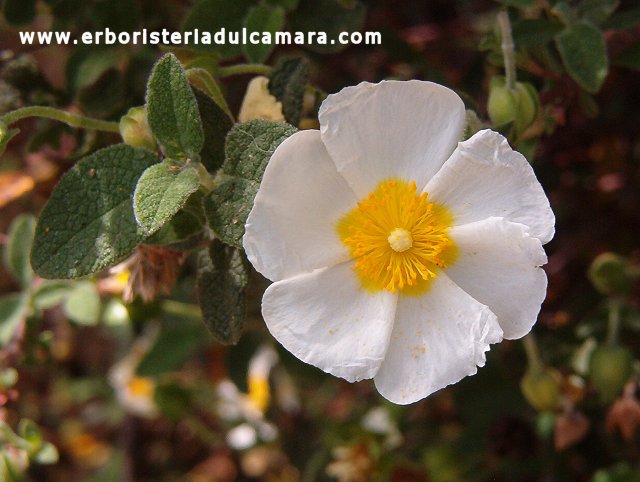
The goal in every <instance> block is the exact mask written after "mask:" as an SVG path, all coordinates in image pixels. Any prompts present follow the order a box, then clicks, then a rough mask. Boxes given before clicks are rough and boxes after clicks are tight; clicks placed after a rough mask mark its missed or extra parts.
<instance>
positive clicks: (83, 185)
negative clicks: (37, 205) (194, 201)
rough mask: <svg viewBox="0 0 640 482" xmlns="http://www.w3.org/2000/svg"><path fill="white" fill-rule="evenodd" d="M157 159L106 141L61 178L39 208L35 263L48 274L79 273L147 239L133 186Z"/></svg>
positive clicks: (118, 257) (94, 269) (69, 275)
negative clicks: (137, 216)
mask: <svg viewBox="0 0 640 482" xmlns="http://www.w3.org/2000/svg"><path fill="white" fill-rule="evenodd" d="M156 162H157V158H156V156H155V155H154V154H153V153H151V152H149V151H147V150H146V149H135V148H133V147H129V146H127V145H117V146H111V147H107V148H106V149H102V150H100V151H97V152H95V153H93V154H91V155H90V156H87V157H85V158H83V159H81V160H80V161H78V163H77V164H76V165H75V166H73V168H71V169H70V170H69V171H67V172H66V173H65V175H64V176H62V178H61V179H60V182H59V183H58V185H57V186H56V188H55V189H54V191H53V193H52V194H51V197H50V198H49V201H48V202H47V204H46V206H45V207H44V209H43V210H42V213H41V214H40V219H39V220H38V224H37V226H36V235H35V238H34V242H33V248H32V250H31V265H32V266H33V269H34V271H35V272H36V273H37V274H39V275H40V276H42V277H43V278H79V277H82V276H85V275H87V274H91V273H95V272H97V271H100V270H102V269H104V268H106V267H107V266H110V265H113V264H115V263H117V262H119V261H122V260H123V259H124V258H126V257H127V256H129V255H130V254H131V252H132V251H133V250H134V248H135V247H136V245H137V244H138V243H139V242H140V241H142V239H144V232H143V231H142V229H141V228H140V227H139V226H138V225H137V223H136V220H135V217H134V214H133V202H132V197H133V191H134V189H135V186H136V183H137V182H138V178H139V177H140V176H141V175H142V173H143V171H144V170H145V169H146V168H148V167H149V166H151V165H153V164H154V163H156Z"/></svg>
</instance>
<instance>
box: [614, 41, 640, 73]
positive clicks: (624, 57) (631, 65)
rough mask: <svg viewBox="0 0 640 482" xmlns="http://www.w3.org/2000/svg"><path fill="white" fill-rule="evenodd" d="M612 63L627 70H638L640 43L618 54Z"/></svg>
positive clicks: (639, 68)
mask: <svg viewBox="0 0 640 482" xmlns="http://www.w3.org/2000/svg"><path fill="white" fill-rule="evenodd" d="M613 63H614V64H615V65H619V66H621V67H627V68H628V69H633V70H640V42H638V43H637V44H635V45H631V46H630V47H627V48H626V49H624V50H623V51H622V52H620V53H619V54H618V56H617V57H616V58H615V60H614V61H613Z"/></svg>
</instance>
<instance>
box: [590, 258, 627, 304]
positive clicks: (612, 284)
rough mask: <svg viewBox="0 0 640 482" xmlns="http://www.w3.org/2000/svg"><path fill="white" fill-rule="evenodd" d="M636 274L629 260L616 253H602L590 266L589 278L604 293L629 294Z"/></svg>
mask: <svg viewBox="0 0 640 482" xmlns="http://www.w3.org/2000/svg"><path fill="white" fill-rule="evenodd" d="M634 275H635V273H633V271H632V267H631V266H630V263H629V261H628V260H627V259H625V258H623V257H622V256H619V255H617V254H615V253H602V254H601V255H599V256H597V257H596V259H594V260H593V262H592V263H591V266H590V267H589V279H590V280H591V283H593V286H594V287H595V288H596V289H597V290H598V291H599V292H600V293H602V294H603V295H626V294H629V292H630V291H631V289H632V288H633V281H634Z"/></svg>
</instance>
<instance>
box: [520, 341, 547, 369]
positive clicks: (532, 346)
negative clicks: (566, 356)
mask: <svg viewBox="0 0 640 482" xmlns="http://www.w3.org/2000/svg"><path fill="white" fill-rule="evenodd" d="M522 344H523V345H524V351H525V353H526V355H527V362H528V364H529V369H530V370H531V371H533V372H541V371H542V370H543V367H544V363H543V362H542V359H541V358H540V350H539V349H538V342H537V341H536V337H535V335H534V334H533V333H529V334H528V335H527V336H525V337H524V338H523V339H522Z"/></svg>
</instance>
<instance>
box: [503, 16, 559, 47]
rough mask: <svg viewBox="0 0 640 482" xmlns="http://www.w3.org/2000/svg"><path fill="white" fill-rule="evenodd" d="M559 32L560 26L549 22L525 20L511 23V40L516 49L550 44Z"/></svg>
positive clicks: (538, 19) (537, 19) (539, 19)
mask: <svg viewBox="0 0 640 482" xmlns="http://www.w3.org/2000/svg"><path fill="white" fill-rule="evenodd" d="M560 30H562V28H561V27H560V25H558V24H557V23H554V22H551V21H549V20H544V19H541V18H536V19H528V18H525V19H522V20H518V21H516V22H514V23H513V40H514V42H515V45H516V47H517V48H518V49H526V48H531V47H535V46H537V45H541V44H546V43H549V42H551V41H552V40H553V37H554V36H555V35H556V34H557V33H558V32H560Z"/></svg>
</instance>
